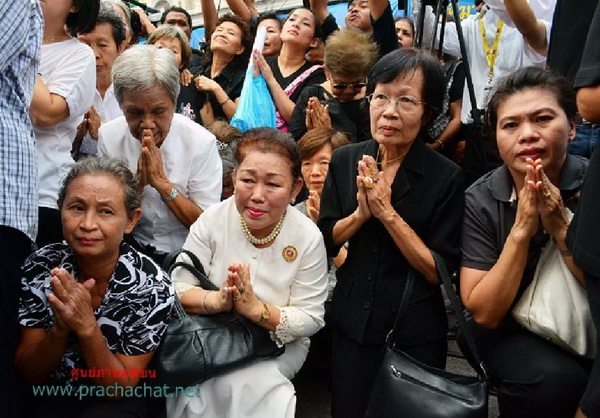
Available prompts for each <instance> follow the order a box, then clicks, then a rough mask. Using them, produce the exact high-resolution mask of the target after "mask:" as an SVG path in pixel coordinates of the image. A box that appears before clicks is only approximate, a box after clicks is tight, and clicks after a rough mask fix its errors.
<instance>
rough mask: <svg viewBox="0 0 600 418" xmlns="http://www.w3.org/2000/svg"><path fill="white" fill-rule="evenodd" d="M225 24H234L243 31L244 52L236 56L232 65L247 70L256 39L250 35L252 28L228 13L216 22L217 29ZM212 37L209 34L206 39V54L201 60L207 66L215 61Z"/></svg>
mask: <svg viewBox="0 0 600 418" xmlns="http://www.w3.org/2000/svg"><path fill="white" fill-rule="evenodd" d="M223 22H231V23H234V24H235V25H236V26H237V27H238V28H240V30H241V31H242V46H243V47H244V52H242V53H241V54H239V55H236V56H235V57H234V58H233V60H232V63H234V65H236V66H240V67H242V68H246V66H247V65H248V60H249V59H250V54H251V53H252V43H253V42H254V37H253V36H252V34H251V33H250V28H249V27H248V25H247V24H246V22H244V21H243V20H242V19H240V18H239V17H238V16H236V15H234V14H233V13H226V14H224V15H223V16H221V17H220V18H218V19H217V21H216V22H215V29H216V28H217V27H218V26H219V25H221V24H222V23H223ZM211 37H212V33H209V34H207V36H206V39H207V40H208V44H207V48H206V54H204V55H203V56H202V58H201V62H202V64H203V65H205V66H210V65H211V63H212V60H213V52H212V50H211V49H210V40H211Z"/></svg>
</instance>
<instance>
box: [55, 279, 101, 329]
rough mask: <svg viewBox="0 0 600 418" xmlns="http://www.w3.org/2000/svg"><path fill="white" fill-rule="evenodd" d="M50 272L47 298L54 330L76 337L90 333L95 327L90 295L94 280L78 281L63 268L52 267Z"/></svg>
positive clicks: (95, 322)
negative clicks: (73, 334)
mask: <svg viewBox="0 0 600 418" xmlns="http://www.w3.org/2000/svg"><path fill="white" fill-rule="evenodd" d="M50 274H51V277H50V284H51V285H52V293H50V294H48V297H47V298H48V302H49V303H50V306H51V307H52V310H53V311H54V323H55V327H56V331H57V332H58V333H59V334H60V335H61V336H63V337H66V336H67V335H69V333H70V332H74V333H75V334H76V335H77V336H78V337H82V336H88V335H90V334H91V333H92V332H93V330H94V329H95V328H96V327H97V321H96V317H95V316H94V309H93V308H92V296H91V290H92V288H93V287H94V285H95V284H96V281H95V280H94V279H88V280H86V281H85V282H83V283H79V282H78V281H77V280H75V279H74V278H73V276H71V275H70V274H69V272H68V271H67V270H65V269H64V268H54V269H52V271H51V272H50Z"/></svg>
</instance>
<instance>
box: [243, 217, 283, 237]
mask: <svg viewBox="0 0 600 418" xmlns="http://www.w3.org/2000/svg"><path fill="white" fill-rule="evenodd" d="M285 214H286V212H283V215H281V218H280V219H279V222H277V225H275V228H273V230H272V231H271V233H270V234H269V235H267V236H266V237H264V238H256V237H255V236H254V235H252V232H250V228H248V224H247V223H246V221H244V218H243V217H242V215H240V227H241V228H242V233H243V234H244V236H245V237H246V239H247V240H248V241H250V243H251V244H254V245H265V244H268V243H270V242H271V241H273V240H274V239H275V238H277V235H279V233H280V232H281V228H282V227H283V220H284V219H285Z"/></svg>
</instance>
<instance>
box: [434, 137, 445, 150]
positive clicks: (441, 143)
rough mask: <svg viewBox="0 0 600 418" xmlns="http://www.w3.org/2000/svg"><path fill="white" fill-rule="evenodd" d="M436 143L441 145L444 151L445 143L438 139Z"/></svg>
mask: <svg viewBox="0 0 600 418" xmlns="http://www.w3.org/2000/svg"><path fill="white" fill-rule="evenodd" d="M435 142H437V143H438V144H440V149H444V143H443V142H442V141H440V140H439V139H436V140H435Z"/></svg>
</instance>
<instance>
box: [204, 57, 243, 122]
mask: <svg viewBox="0 0 600 418" xmlns="http://www.w3.org/2000/svg"><path fill="white" fill-rule="evenodd" d="M210 67H211V66H210V64H208V65H206V66H205V67H204V68H203V69H202V75H203V76H205V77H208V78H212V77H211V76H210ZM245 74H246V67H245V66H244V65H243V63H242V60H241V59H239V57H236V58H234V59H233V61H231V62H230V63H229V64H227V65H226V66H225V68H223V70H222V71H221V72H220V73H219V74H217V75H216V76H215V77H214V78H212V79H213V80H214V81H216V82H217V83H219V85H220V86H221V88H222V89H223V90H224V91H225V93H227V96H228V97H229V98H230V99H231V100H233V101H235V100H236V99H237V98H238V97H240V94H241V93H242V86H243V85H244V76H245ZM206 100H209V101H210V104H211V105H212V110H213V114H214V118H215V120H217V119H221V120H224V121H229V119H228V118H227V115H226V114H225V112H224V111H223V108H222V107H221V105H220V104H219V102H218V100H217V98H216V97H215V95H214V94H213V93H209V92H204V93H203V94H201V99H200V107H202V106H204V103H206Z"/></svg>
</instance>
